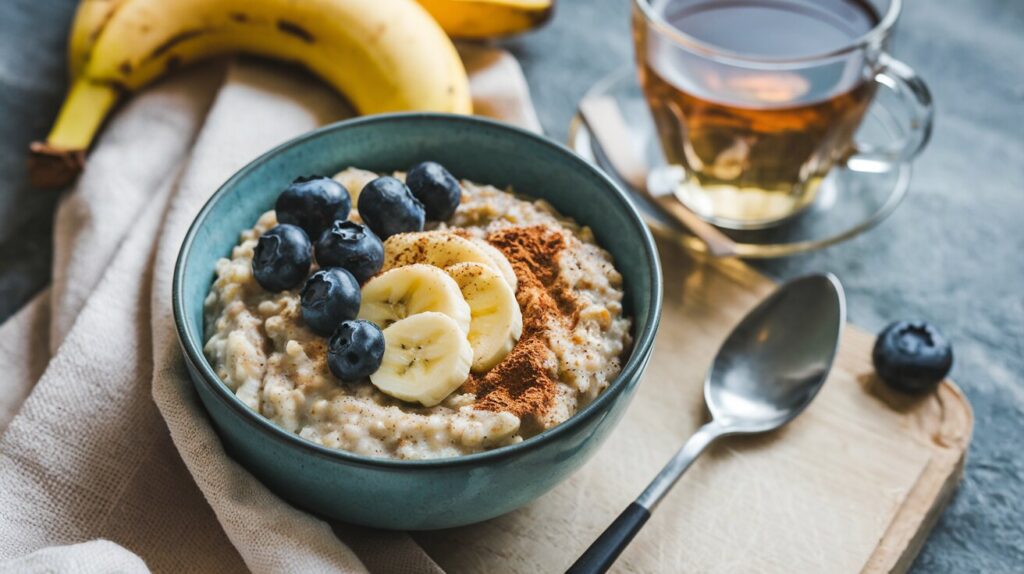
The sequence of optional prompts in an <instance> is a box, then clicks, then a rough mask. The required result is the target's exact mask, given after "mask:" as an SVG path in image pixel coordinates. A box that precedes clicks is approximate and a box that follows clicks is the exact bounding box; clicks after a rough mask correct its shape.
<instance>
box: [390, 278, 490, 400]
mask: <svg viewBox="0 0 1024 574" xmlns="http://www.w3.org/2000/svg"><path fill="white" fill-rule="evenodd" d="M403 269H404V267H403ZM439 271H440V270H439ZM472 362H473V348H472V347H470V345H469V341H468V340H466V334H465V332H464V331H462V329H461V328H460V327H459V325H458V324H457V323H456V322H455V320H454V319H452V318H451V317H449V316H448V315H445V314H444V313H438V312H436V311H427V312H424V313H418V314H416V315H412V316H411V317H406V318H405V319H402V320H401V321H398V322H396V323H393V324H392V325H391V326H390V327H388V328H387V329H384V358H383V360H382V361H381V364H380V368H379V369H377V372H375V373H373V374H372V375H370V382H371V383H373V385H374V386H375V387H377V388H378V389H380V391H381V392H382V393H384V394H387V395H390V396H392V397H395V398H396V399H401V400H403V401H408V402H410V403H420V404H421V405H423V406H425V407H432V406H434V405H436V404H438V403H440V402H441V401H443V400H444V399H445V397H447V396H448V395H450V394H451V393H452V391H454V390H455V389H457V388H459V387H460V386H461V385H462V383H464V382H465V381H466V378H467V377H469V368H470V365H471V364H472Z"/></svg>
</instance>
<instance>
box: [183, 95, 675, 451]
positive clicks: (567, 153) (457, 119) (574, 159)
mask: <svg viewBox="0 0 1024 574" xmlns="http://www.w3.org/2000/svg"><path fill="white" fill-rule="evenodd" d="M411 120H421V121H422V120H427V121H436V122H438V125H439V126H443V125H445V124H450V123H460V124H475V125H478V126H479V125H482V126H484V127H486V128H487V129H492V130H498V131H505V132H509V133H510V135H514V136H518V137H525V138H526V139H529V140H532V141H533V142H534V143H536V144H538V145H541V146H543V147H545V148H547V149H548V150H549V151H550V152H551V153H554V154H557V155H559V156H561V157H563V158H565V159H566V160H568V164H569V165H573V166H575V167H576V169H582V170H583V171H587V172H590V174H591V175H592V176H595V177H596V178H597V180H598V181H600V182H601V183H603V184H604V187H605V188H607V189H608V190H610V191H611V193H612V196H613V197H614V198H615V199H616V200H617V201H618V202H619V203H620V204H621V206H622V208H623V209H624V210H625V211H626V212H627V213H628V214H629V219H630V220H632V223H633V225H634V227H635V230H636V231H637V233H638V234H639V236H640V238H641V241H642V243H643V249H644V257H645V259H646V260H647V264H648V268H649V269H650V271H651V287H650V290H649V293H648V295H649V297H650V300H651V306H650V313H649V315H648V317H647V321H646V322H645V323H644V324H643V325H640V326H636V325H634V329H635V331H634V333H635V335H636V336H635V340H634V341H633V349H632V350H631V351H630V355H629V358H628V359H627V360H626V364H625V365H623V367H622V370H621V371H620V372H619V374H618V375H617V376H616V377H615V379H614V380H613V381H612V382H611V383H610V384H609V385H608V388H607V389H605V391H604V392H603V393H601V394H600V395H599V396H598V397H597V398H596V399H594V400H593V401H592V402H591V403H590V404H588V405H587V406H585V407H584V408H583V409H582V410H580V411H578V412H577V413H575V414H574V415H573V416H571V417H570V418H569V419H567V420H566V421H565V422H563V423H561V424H558V425H556V426H554V427H552V428H550V429H548V430H546V431H544V432H542V433H539V434H537V435H535V436H532V437H530V438H528V439H525V440H523V441H522V442H519V443H515V444H511V445H506V446H502V447H498V448H495V449H491V450H486V451H482V452H477V453H471V454H466V455H460V456H453V457H444V458H432V459H422V460H404V459H388V458H375V457H370V456H364V455H360V454H356V453H353V452H349V451H345V450H341V449H332V448H329V447H326V446H323V445H319V444H316V443H314V442H312V441H309V440H306V439H304V438H302V437H300V436H299V435H297V434H295V433H292V432H289V431H287V430H285V429H283V428H281V427H279V426H277V425H275V424H274V423H273V422H271V421H270V420H269V419H267V418H266V417H263V416H261V415H260V414H259V413H257V412H255V411H253V410H252V409H251V408H249V407H248V406H247V405H245V404H243V403H242V402H241V400H239V399H238V397H236V396H235V394H234V393H232V392H231V391H230V389H229V388H228V386H227V385H226V384H225V383H224V382H223V381H221V379H220V377H218V376H217V374H216V373H215V372H214V371H213V367H212V366H211V365H210V363H209V361H207V359H206V356H205V355H204V354H203V352H202V348H203V345H202V343H201V342H199V341H196V340H195V339H194V338H193V337H192V336H191V335H190V333H189V330H188V329H187V328H186V327H187V326H188V325H189V324H190V321H189V319H188V316H189V313H187V311H186V309H185V296H184V278H185V274H186V271H187V267H188V265H189V264H188V255H189V254H190V252H191V250H192V245H193V243H194V241H195V239H196V236H197V235H198V232H199V229H200V228H201V227H202V224H203V223H204V222H205V220H206V218H207V217H208V215H209V213H210V211H212V209H213V206H214V205H215V204H216V203H217V202H219V201H220V200H221V198H222V197H224V196H225V195H226V194H227V193H228V191H229V190H230V189H231V188H232V187H234V186H235V185H236V184H237V182H238V181H239V180H240V179H242V178H243V177H245V176H247V175H248V174H249V173H250V172H251V171H253V170H254V169H256V168H257V167H259V166H261V165H262V164H263V163H265V162H266V161H268V160H269V159H271V158H273V157H274V156H276V155H278V154H280V153H282V152H284V151H286V150H288V149H290V148H292V147H294V146H297V145H301V144H303V143H305V142H307V141H309V140H312V139H316V138H319V137H321V136H322V135H323V134H325V133H327V132H334V131H339V130H342V131H343V130H347V129H350V128H353V127H355V126H366V125H373V124H390V123H402V122H406V121H411ZM171 305H172V307H173V311H174V325H175V330H176V331H177V334H178V340H179V343H180V345H181V348H182V351H183V353H184V355H185V359H186V360H187V361H188V363H189V364H190V365H191V367H192V368H193V369H194V370H195V372H197V373H198V374H199V375H200V379H202V381H203V383H204V384H205V385H206V386H207V387H209V389H210V390H211V391H212V394H213V395H214V396H216V397H217V398H218V399H220V401H221V402H222V403H224V404H225V405H226V406H227V407H229V409H230V410H233V411H234V412H235V413H236V414H238V415H239V418H240V419H241V420H243V421H246V422H247V423H249V426H252V427H254V428H256V429H258V430H259V431H262V433H263V434H264V435H266V436H268V437H269V438H272V439H274V440H276V441H278V442H281V443H284V444H285V445H286V446H287V447H291V448H297V449H298V450H300V451H303V452H305V453H306V454H309V455H313V456H316V457H319V458H326V459H329V460H331V461H333V462H339V463H345V464H348V465H357V466H365V467H372V468H377V469H392V470H399V469H416V468H423V469H438V468H449V467H458V466H471V465H477V464H481V463H488V462H494V461H497V460H500V459H503V458H507V457H509V456H512V455H522V454H525V453H527V452H529V451H532V450H535V449H537V448H539V447H541V446H543V445H545V444H547V443H549V442H551V441H553V440H555V439H556V438H557V437H559V436H561V435H564V434H566V433H568V432H570V431H571V430H572V429H574V428H576V427H578V426H580V425H581V424H583V422H584V421H586V420H588V419H591V418H593V417H594V416H597V415H598V414H600V413H602V412H604V411H605V410H606V407H608V406H609V405H611V404H612V402H613V401H614V399H615V398H616V397H617V396H618V395H620V394H621V393H622V391H623V389H624V388H625V387H626V386H628V385H627V383H628V381H630V380H632V379H634V378H639V377H640V375H641V374H642V373H643V370H644V368H645V367H646V365H647V360H648V358H649V357H650V353H651V351H652V349H653V345H654V336H655V334H656V333H657V331H658V326H659V324H660V322H661V306H662V271H661V263H660V260H659V258H658V249H657V246H656V244H655V242H654V238H653V236H652V235H651V232H650V230H649V229H648V227H647V225H646V224H644V222H643V219H642V218H641V216H640V213H639V212H638V211H637V209H636V207H635V206H634V205H633V204H632V202H631V201H630V200H629V199H628V197H627V195H626V193H625V192H624V191H623V190H622V189H621V188H620V187H619V186H618V184H616V183H615V182H614V181H613V180H612V179H611V178H610V177H608V176H607V175H606V174H604V173H603V172H602V171H601V170H599V169H597V168H596V167H595V166H593V165H591V164H590V163H588V162H587V161H586V160H584V159H583V158H581V157H580V156H578V155H576V153H574V152H572V151H571V150H570V149H569V148H567V147H565V146H564V145H562V144H560V143H558V142H556V141H554V140H552V139H549V138H547V137H545V136H543V135H540V134H537V133H534V132H531V131H528V130H525V129H523V128H519V127H516V126H513V125H510V124H507V123H503V122H499V121H497V120H492V119H488V118H483V117H480V116H465V115H458V114H445V113H434V112H400V113H390V114H378V115H373V116H360V117H356V118H351V119H347V120H341V121H338V122H335V123H332V124H327V125H325V126H322V127H319V128H317V129H314V130H311V131H309V132H306V133H304V134H302V135H299V136H297V137H295V138H292V139H290V140H288V141H286V142H284V143H282V144H280V145H278V146H276V147H274V148H273V149H271V150H270V151H267V152H265V153H263V154H261V155H260V156H259V157H257V158H256V159H254V160H252V161H250V162H249V163H247V164H246V165H245V166H244V167H242V168H241V169H240V170H238V171H237V172H235V173H234V174H233V175H232V176H231V177H230V178H228V179H227V180H226V181H225V182H224V183H223V184H221V186H220V187H219V188H217V191H215V192H214V193H213V195H211V196H210V198H209V199H208V200H207V201H206V203H205V204H204V205H203V207H202V209H200V210H199V212H198V213H197V214H196V217H195V219H193V220H192V223H191V224H190V225H189V229H188V232H187V233H186V235H185V238H184V240H183V241H182V243H181V247H180V249H179V251H178V256H177V258H176V260H175V265H174V275H173V281H172V287H171ZM199 332H203V329H202V328H200V329H199ZM207 414H209V413H207ZM210 418H211V419H212V418H213V417H212V415H210ZM214 426H215V427H216V425H214Z"/></svg>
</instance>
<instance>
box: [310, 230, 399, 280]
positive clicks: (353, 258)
mask: <svg viewBox="0 0 1024 574" xmlns="http://www.w3.org/2000/svg"><path fill="white" fill-rule="evenodd" d="M316 262H317V263H319V264H320V267H344V268H345V270H347V271H348V272H349V273H351V274H352V276H353V277H355V278H356V281H359V282H360V283H363V282H365V281H366V280H367V279H369V278H370V277H373V276H374V275H375V274H376V273H377V272H378V271H380V268H381V267H382V266H383V265H384V244H383V243H381V240H380V238H379V237H377V236H376V235H375V234H374V233H373V232H372V231H370V229H369V228H367V227H366V226H365V225H360V224H358V223H356V222H354V221H335V222H334V223H333V224H332V225H331V226H330V227H329V228H327V229H326V230H325V231H324V232H323V234H321V235H320V239H318V240H317V242H316Z"/></svg>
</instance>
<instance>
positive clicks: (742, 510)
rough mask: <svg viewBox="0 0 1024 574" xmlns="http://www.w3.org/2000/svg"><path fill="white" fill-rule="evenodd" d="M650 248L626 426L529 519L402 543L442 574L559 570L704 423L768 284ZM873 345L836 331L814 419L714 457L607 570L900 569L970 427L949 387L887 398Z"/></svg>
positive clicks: (947, 486) (944, 492)
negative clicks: (643, 322) (653, 292)
mask: <svg viewBox="0 0 1024 574" xmlns="http://www.w3.org/2000/svg"><path fill="white" fill-rule="evenodd" d="M659 248H660V249H661V252H662V263H663V266H664V269H665V310H664V316H663V318H662V321H661V328H660V331H659V334H658V338H657V341H656V344H655V350H654V354H653V356H652V358H651V363H650V366H649V367H648V369H647V372H646V374H645V375H644V379H643V381H642V382H641V384H640V386H639V388H638V390H637V392H636V395H635V396H634V398H633V402H632V404H631V405H630V407H629V410H628V412H627V413H626V416H625V417H624V419H623V421H622V422H621V423H620V425H619V426H618V427H617V428H616V430H615V432H614V433H613V435H612V436H611V437H610V438H609V440H608V441H607V443H606V444H605V445H604V446H603V447H602V448H601V450H600V452H598V454H597V455H596V456H595V457H594V458H593V459H592V460H591V461H590V462H588V463H587V464H586V465H585V466H584V467H583V468H582V469H581V470H580V471H579V472H577V473H576V474H575V475H574V476H572V477H571V478H570V479H569V480H567V481H566V482H564V483H562V484H561V485H559V486H558V487H556V488H555V489H554V490H552V491H551V492H549V493H548V494H546V495H544V496H542V497H541V498H539V499H538V500H536V501H535V502H534V503H532V504H530V505H529V506H527V507H526V508H523V509H520V510H518V511H516V512H513V513H511V514H508V515H505V516H502V517H499V518H496V519H494V520H490V521H488V522H485V523H482V524H476V525H472V526H467V527H463V528H458V529H452V530H446V531H436V532H423V533H417V534H415V537H416V540H417V541H418V542H419V543H420V544H421V545H422V546H423V547H424V548H425V549H426V551H427V553H428V554H430V556H431V557H433V558H434V560H435V561H437V563H438V564H440V565H441V567H443V568H444V569H445V570H446V571H448V572H453V573H458V572H503V573H504V572H509V573H513V572H524V573H531V574H532V573H538V572H561V571H564V570H565V568H566V567H568V566H569V565H570V564H571V563H572V562H573V560H575V558H576V556H578V555H579V554H580V552H582V551H583V549H584V548H586V546H587V545H588V544H589V543H590V542H591V541H592V540H593V539H594V538H595V537H596V536H597V535H598V534H599V533H600V532H601V531H602V530H603V529H604V528H605V526H607V525H608V524H609V523H610V522H611V521H612V519H614V518H615V516H616V515H617V514H618V513H619V511H620V510H622V509H623V508H624V507H625V506H626V505H627V504H629V502H630V501H632V499H633V498H634V497H635V496H636V495H637V494H639V493H640V491H641V490H643V488H644V486H645V485H646V483H647V482H648V481H649V480H650V479H651V478H652V477H653V476H654V475H655V474H656V473H657V471H658V470H659V469H660V468H661V466H662V465H663V464H664V463H665V462H666V461H667V460H668V459H669V457H670V456H671V455H672V454H673V453H674V452H675V450H676V449H677V448H679V446H680V445H682V443H683V441H684V440H685V439H686V438H687V437H688V436H689V435H690V434H691V433H692V432H693V431H694V430H695V429H696V428H697V427H698V426H699V425H700V424H701V423H702V422H703V420H704V417H705V414H704V408H703V396H702V384H703V380H704V373H705V371H706V369H707V367H708V365H709V364H710V362H711V359H712V357H713V356H714V354H715V352H716V351H717V349H718V347H719V345H720V344H721V342H722V341H723V340H724V339H725V337H726V335H727V334H728V333H729V331H730V330H731V329H732V327H733V326H734V325H735V324H736V323H737V322H738V321H739V320H740V318H741V317H742V316H743V315H744V314H745V313H746V312H747V311H748V310H749V309H751V308H752V307H753V306H754V305H756V304H757V302H758V301H760V300H761V299H762V298H763V297H764V296H766V295H767V294H768V293H770V292H771V291H772V290H773V289H774V284H773V283H772V282H771V281H770V280H769V279H767V278H765V277H764V276H762V275H760V274H758V273H757V272H755V271H753V270H752V269H751V268H749V267H747V266H745V265H744V264H742V263H739V262H736V261H729V262H724V263H722V262H718V263H709V262H698V261H696V260H694V259H693V258H691V257H690V256H689V255H687V254H685V253H683V251H682V250H681V249H680V248H677V247H675V246H674V245H671V244H668V243H666V242H662V243H661V244H660V245H659ZM840 279H841V278H840ZM873 342H874V337H873V336H872V335H870V334H868V333H865V332H864V331H861V330H859V329H857V328H856V327H853V326H847V329H846V330H845V331H844V334H843V339H842V344H841V348H840V352H839V356H838V358H837V360H836V364H835V368H834V369H833V372H832V374H831V376H830V377H829V380H828V381H827V382H826V384H825V386H824V388H823V389H822V391H821V393H820V394H819V395H818V397H817V399H816V400H815V402H814V403H813V404H812V405H811V407H810V408H809V409H808V410H807V411H806V412H805V413H804V414H802V415H801V416H800V417H799V418H797V419H796V420H795V421H794V422H793V423H791V424H790V425H789V426H787V427H785V428H784V429H782V430H780V431H778V432H777V433H775V434H772V435H769V436H764V437H753V438H752V437H735V438H728V439H724V440H722V441H721V442H720V443H718V444H716V445H714V446H712V447H711V449H710V450H709V451H708V452H706V453H705V454H704V456H703V457H701V459H699V460H698V461H697V463H696V464H695V465H694V466H693V467H692V468H690V470H689V471H687V473H686V474H685V475H684V476H683V478H682V479H681V480H680V481H679V483H678V484H677V485H676V486H675V488H674V489H673V491H672V492H671V493H670V494H669V496H668V497H667V498H666V499H665V500H664V502H662V504H661V505H660V506H659V507H658V509H657V511H656V512H655V513H654V516H653V517H652V518H651V520H650V522H648V524H647V526H646V527H645V528H644V529H643V530H642V531H641V532H640V534H639V535H638V536H637V538H636V539H635V540H634V541H633V543H632V545H631V546H630V547H629V548H627V549H626V551H625V552H624V553H623V554H622V556H621V557H620V559H619V561H618V563H617V564H616V567H615V569H614V571H618V572H762V573H764V572H787V573H794V572H814V573H819V572H835V573H842V572H902V571H905V570H906V569H907V568H908V567H909V566H910V564H911V562H912V561H913V559H914V557H915V556H916V555H917V553H918V551H919V550H920V548H921V546H922V544H923V543H924V540H925V538H926V536H927V534H928V531H929V530H930V529H931V528H932V526H933V525H934V524H935V521H936V519H937V518H938V516H939V514H940V513H941V511H942V509H943V508H944V507H945V505H946V503H947V502H948V501H949V499H950V497H951V496H952V493H953V491H954V489H955V487H956V485H957V483H958V481H959V480H960V477H961V475H962V473H963V464H964V455H965V453H966V450H967V445H968V443H969V442H970V437H971V428H972V425H973V417H972V414H971V408H970V405H969V403H968V402H967V399H966V398H965V397H964V395H963V393H961V392H960V390H959V389H958V388H957V387H956V385H954V384H953V383H952V382H951V381H945V382H944V383H943V384H942V385H941V386H940V387H939V389H938V390H937V391H936V392H935V393H933V394H931V395H928V396H926V397H923V398H917V399H913V398H909V397H905V396H901V395H897V394H895V393H892V392H889V391H888V390H887V389H886V388H885V387H883V386H882V385H881V383H879V382H878V381H877V380H876V378H875V377H874V375H873V370H872V366H871V346H872V344H873Z"/></svg>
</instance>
